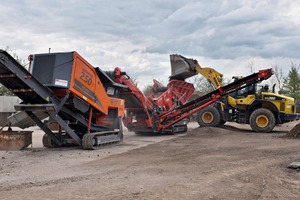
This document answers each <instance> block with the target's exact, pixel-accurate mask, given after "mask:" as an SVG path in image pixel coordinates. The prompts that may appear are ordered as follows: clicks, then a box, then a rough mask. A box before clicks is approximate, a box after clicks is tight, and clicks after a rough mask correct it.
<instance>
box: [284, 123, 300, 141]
mask: <svg viewBox="0 0 300 200" xmlns="http://www.w3.org/2000/svg"><path fill="white" fill-rule="evenodd" d="M285 136H286V137H290V138H300V123H299V124H297V125H296V126H295V127H294V128H292V130H290V132H288V133H287V134H286V135H285Z"/></svg>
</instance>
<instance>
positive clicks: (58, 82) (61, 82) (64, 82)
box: [55, 79, 68, 87]
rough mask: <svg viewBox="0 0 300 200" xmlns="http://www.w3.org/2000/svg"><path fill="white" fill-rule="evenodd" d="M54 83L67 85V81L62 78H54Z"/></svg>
mask: <svg viewBox="0 0 300 200" xmlns="http://www.w3.org/2000/svg"><path fill="white" fill-rule="evenodd" d="M55 85H59V86H64V87H68V81H67V80H62V79H55Z"/></svg>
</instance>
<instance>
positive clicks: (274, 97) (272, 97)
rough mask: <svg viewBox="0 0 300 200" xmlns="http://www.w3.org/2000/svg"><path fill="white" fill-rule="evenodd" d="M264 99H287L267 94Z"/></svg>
mask: <svg viewBox="0 0 300 200" xmlns="http://www.w3.org/2000/svg"><path fill="white" fill-rule="evenodd" d="M264 99H266V100H278V101H285V98H281V97H276V96H268V95H265V96H264Z"/></svg>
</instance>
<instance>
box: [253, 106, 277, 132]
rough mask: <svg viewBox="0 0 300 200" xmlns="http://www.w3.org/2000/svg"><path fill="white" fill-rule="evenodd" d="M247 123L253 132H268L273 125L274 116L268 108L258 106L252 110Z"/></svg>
mask: <svg viewBox="0 0 300 200" xmlns="http://www.w3.org/2000/svg"><path fill="white" fill-rule="evenodd" d="M249 123H250V126H251V128H252V130H254V131H255V132H262V133H268V132H270V131H272V130H273V128H274V127H275V116H274V114H273V113H272V112H271V111H270V110H268V109H265V108H259V109H257V110H255V111H253V112H252V114H251V115H250V119H249Z"/></svg>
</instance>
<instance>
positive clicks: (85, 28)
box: [0, 0, 300, 88]
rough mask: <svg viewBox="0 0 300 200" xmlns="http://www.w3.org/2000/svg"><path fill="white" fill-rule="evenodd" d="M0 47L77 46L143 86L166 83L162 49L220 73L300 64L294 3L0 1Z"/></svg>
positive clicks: (299, 13) (21, 51)
mask: <svg viewBox="0 0 300 200" xmlns="http://www.w3.org/2000/svg"><path fill="white" fill-rule="evenodd" d="M0 16H1V29H0V37H1V40H0V41H1V43H0V48H6V47H7V46H9V48H10V49H11V50H12V51H13V52H14V53H16V54H17V55H19V56H20V57H21V58H24V59H26V58H27V55H28V54H34V53H44V52H48V49H49V48H51V51H52V52H62V51H77V52H78V53H79V54H81V55H82V56H83V57H84V58H85V59H86V60H87V61H89V62H90V63H91V64H92V65H94V66H97V67H101V68H102V69H103V70H113V69H114V67H116V66H119V67H121V68H122V69H123V70H124V71H126V72H127V73H128V74H129V75H130V76H131V77H134V78H136V79H137V81H138V82H139V86H140V87H141V88H142V87H144V86H145V85H147V84H150V83H152V79H153V78H156V79H158V80H161V81H163V82H164V83H167V80H168V76H169V75H170V64H169V54H174V53H176V54H181V55H183V56H185V57H193V58H195V59H197V60H198V62H199V63H200V65H201V66H202V67H213V68H215V69H217V70H218V71H220V72H221V73H223V74H224V76H225V77H226V78H230V77H231V76H233V75H247V74H249V73H250V69H249V65H250V63H253V68H254V69H255V70H259V69H264V68H270V67H273V66H275V65H278V66H279V67H281V68H283V69H284V71H285V73H286V74H287V73H288V70H289V69H290V66H291V62H293V63H296V64H300V53H299V49H300V1H291V0H251V1H249V0H240V1H239V0H210V1H205V0H198V1H197V0H194V1H193V0H186V1H185V0H140V1H138V0H126V1H125V0H97V1H96V0H84V1H80V0H64V1H61V0H51V1H43V0H2V1H1V4H0Z"/></svg>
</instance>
